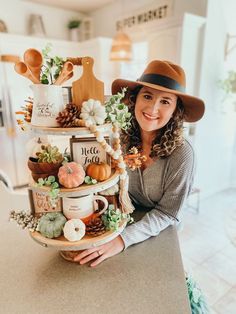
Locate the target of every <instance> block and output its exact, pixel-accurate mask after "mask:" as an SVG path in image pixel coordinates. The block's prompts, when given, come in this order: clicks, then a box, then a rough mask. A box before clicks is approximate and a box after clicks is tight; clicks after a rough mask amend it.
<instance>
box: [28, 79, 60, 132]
mask: <svg viewBox="0 0 236 314" xmlns="http://www.w3.org/2000/svg"><path fill="white" fill-rule="evenodd" d="M31 89H32V90H33V98H34V104H33V112H32V119H31V124H32V125H36V126H44V127H58V123H57V121H56V117H57V116H58V113H59V112H60V111H62V110H63V108H64V105H63V96H62V87H61V86H57V85H44V84H34V85H31Z"/></svg>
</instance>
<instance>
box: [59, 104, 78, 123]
mask: <svg viewBox="0 0 236 314" xmlns="http://www.w3.org/2000/svg"><path fill="white" fill-rule="evenodd" d="M79 115H80V110H79V108H78V107H77V106H76V105H75V104H73V103H69V104H67V105H66V108H65V109H64V110H63V111H61V112H59V114H58V116H57V118H56V120H57V123H58V124H59V125H60V126H61V127H63V128H69V127H73V126H74V121H75V120H77V119H78V118H79Z"/></svg>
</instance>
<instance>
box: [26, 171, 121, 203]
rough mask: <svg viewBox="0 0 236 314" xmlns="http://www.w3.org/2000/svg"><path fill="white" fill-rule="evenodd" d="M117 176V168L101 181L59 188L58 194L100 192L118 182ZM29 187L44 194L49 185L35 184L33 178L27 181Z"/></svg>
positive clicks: (73, 194)
mask: <svg viewBox="0 0 236 314" xmlns="http://www.w3.org/2000/svg"><path fill="white" fill-rule="evenodd" d="M113 171H114V170H113ZM119 178H120V173H119V171H118V170H115V171H114V172H113V173H112V175H111V176H110V178H109V179H107V180H105V181H102V182H98V183H96V184H91V185H89V184H82V185H80V186H79V187H77V188H73V189H66V188H60V193H59V196H60V197H64V196H66V197H73V196H83V195H88V194H91V193H97V192H101V191H103V190H106V189H108V188H110V187H112V186H113V185H115V184H116V183H118V182H119ZM29 189H30V190H32V191H35V192H40V193H45V194H48V192H49V191H50V187H46V186H42V187H38V186H36V182H34V181H33V179H32V180H31V181H30V183H29Z"/></svg>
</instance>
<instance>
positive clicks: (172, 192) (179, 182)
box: [121, 142, 194, 249]
mask: <svg viewBox="0 0 236 314" xmlns="http://www.w3.org/2000/svg"><path fill="white" fill-rule="evenodd" d="M167 169H168V171H167V172H166V175H165V177H164V181H165V182H164V192H163V195H162V197H161V199H160V200H159V202H158V203H157V204H156V206H155V207H154V208H153V209H152V210H151V211H149V212H148V213H147V214H146V215H145V216H144V217H143V218H142V219H141V220H140V221H138V222H136V223H134V224H133V225H130V226H128V227H126V229H125V230H124V231H123V232H122V233H121V237H122V239H123V241H124V243H125V249H126V248H127V247H129V246H130V245H132V244H135V243H139V242H142V241H144V240H146V239H148V238H150V237H152V236H156V235H158V234H159V233H160V232H161V231H162V230H164V229H166V228H167V227H168V226H170V225H173V224H174V223H175V222H176V221H178V219H177V217H178V214H179V212H180V209H181V208H182V206H183V203H184V201H185V199H186V197H187V196H188V194H189V192H190V190H191V187H192V183H193V173H194V153H193V149H192V147H191V145H190V144H189V143H188V142H186V143H185V145H184V148H180V149H179V150H177V151H176V152H174V153H173V156H171V158H170V161H169V164H168V165H167ZM149 188H150V189H153V188H155V187H153V186H151V187H147V190H148V189H149Z"/></svg>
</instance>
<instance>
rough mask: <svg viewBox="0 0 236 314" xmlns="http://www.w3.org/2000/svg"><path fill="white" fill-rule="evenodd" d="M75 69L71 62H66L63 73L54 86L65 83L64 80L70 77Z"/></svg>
mask: <svg viewBox="0 0 236 314" xmlns="http://www.w3.org/2000/svg"><path fill="white" fill-rule="evenodd" d="M73 67H74V66H73V64H72V63H71V62H69V61H66V62H65V63H64V65H63V68H62V70H61V73H60V74H59V76H58V78H57V79H56V81H55V82H54V85H61V84H62V83H63V82H64V80H65V79H66V78H67V77H68V75H69V74H70V73H71V72H72V71H73Z"/></svg>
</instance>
